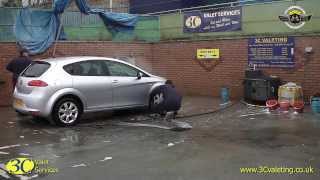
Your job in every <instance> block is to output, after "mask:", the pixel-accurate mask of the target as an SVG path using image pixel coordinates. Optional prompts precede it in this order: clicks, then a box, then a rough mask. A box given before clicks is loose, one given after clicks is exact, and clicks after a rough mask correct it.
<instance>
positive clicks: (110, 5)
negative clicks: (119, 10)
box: [109, 0, 112, 12]
mask: <svg viewBox="0 0 320 180" xmlns="http://www.w3.org/2000/svg"><path fill="white" fill-rule="evenodd" d="M109 8H110V12H112V0H109Z"/></svg>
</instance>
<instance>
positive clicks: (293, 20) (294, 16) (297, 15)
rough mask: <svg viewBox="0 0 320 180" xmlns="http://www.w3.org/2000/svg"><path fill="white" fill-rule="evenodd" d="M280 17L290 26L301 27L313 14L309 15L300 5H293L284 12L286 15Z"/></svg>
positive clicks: (293, 27)
mask: <svg viewBox="0 0 320 180" xmlns="http://www.w3.org/2000/svg"><path fill="white" fill-rule="evenodd" d="M279 19H280V20H281V21H283V22H284V23H285V24H286V25H287V26H288V27H289V28H291V29H299V28H301V27H302V26H304V25H305V23H306V22H307V21H310V19H311V15H307V14H306V12H305V11H304V9H302V8H301V7H300V6H291V7H289V8H288V9H287V10H286V11H285V12H284V15H282V16H279Z"/></svg>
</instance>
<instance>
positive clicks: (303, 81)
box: [152, 37, 320, 98]
mask: <svg viewBox="0 0 320 180" xmlns="http://www.w3.org/2000/svg"><path fill="white" fill-rule="evenodd" d="M295 43H296V48H295V61H296V64H297V67H296V68H294V69H282V68H265V69H263V70H264V72H265V73H266V74H269V75H276V76H279V77H280V78H281V79H282V80H283V81H292V82H296V83H298V84H300V85H302V86H303V90H304V94H305V96H310V95H312V94H314V93H315V92H320V37H296V38H295ZM306 46H312V47H313V51H314V53H313V54H312V55H310V56H308V57H306V56H305V55H304V48H305V47H306ZM152 48H153V50H152V51H153V62H152V65H153V70H154V72H156V73H158V74H160V75H162V76H165V77H167V78H169V79H172V80H173V81H174V82H175V84H176V86H177V87H178V88H179V89H180V90H181V91H182V92H184V93H186V94H200V95H213V96H219V93H220V88H221V87H223V86H227V87H229V88H230V94H231V97H233V98H239V97H242V95H243V87H242V81H243V78H244V70H245V69H246V67H247V56H248V50H247V49H248V45H247V39H238V40H215V41H194V42H163V43H159V44H157V45H155V46H153V47H152ZM197 48H219V49H220V55H221V59H220V63H218V64H217V65H216V66H215V68H214V69H213V70H212V71H210V72H207V71H206V70H205V69H204V68H202V67H201V66H200V65H199V64H198V63H197V61H196V60H195V52H196V49H197ZM209 65H210V64H209Z"/></svg>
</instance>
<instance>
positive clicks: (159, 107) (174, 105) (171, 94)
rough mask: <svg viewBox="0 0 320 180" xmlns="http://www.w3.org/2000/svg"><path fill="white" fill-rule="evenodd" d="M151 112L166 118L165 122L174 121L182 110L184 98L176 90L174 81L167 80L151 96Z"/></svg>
mask: <svg viewBox="0 0 320 180" xmlns="http://www.w3.org/2000/svg"><path fill="white" fill-rule="evenodd" d="M151 97H152V98H153V99H152V100H151V111H152V112H153V113H158V114H160V115H163V116H165V120H167V121H171V120H172V119H174V118H175V117H176V115H177V113H178V111H179V110H180V108H181V102H182V96H181V94H180V93H179V92H178V91H177V90H176V89H175V87H174V85H173V83H172V81H170V80H167V81H166V83H165V84H164V85H161V86H158V87H157V88H156V89H154V91H153V93H152V94H151Z"/></svg>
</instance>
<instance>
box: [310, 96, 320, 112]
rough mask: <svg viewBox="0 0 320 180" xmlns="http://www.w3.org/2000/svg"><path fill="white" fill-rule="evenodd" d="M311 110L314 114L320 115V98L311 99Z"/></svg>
mask: <svg viewBox="0 0 320 180" xmlns="http://www.w3.org/2000/svg"><path fill="white" fill-rule="evenodd" d="M311 109H312V111H313V112H314V113H320V97H313V98H311Z"/></svg>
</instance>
